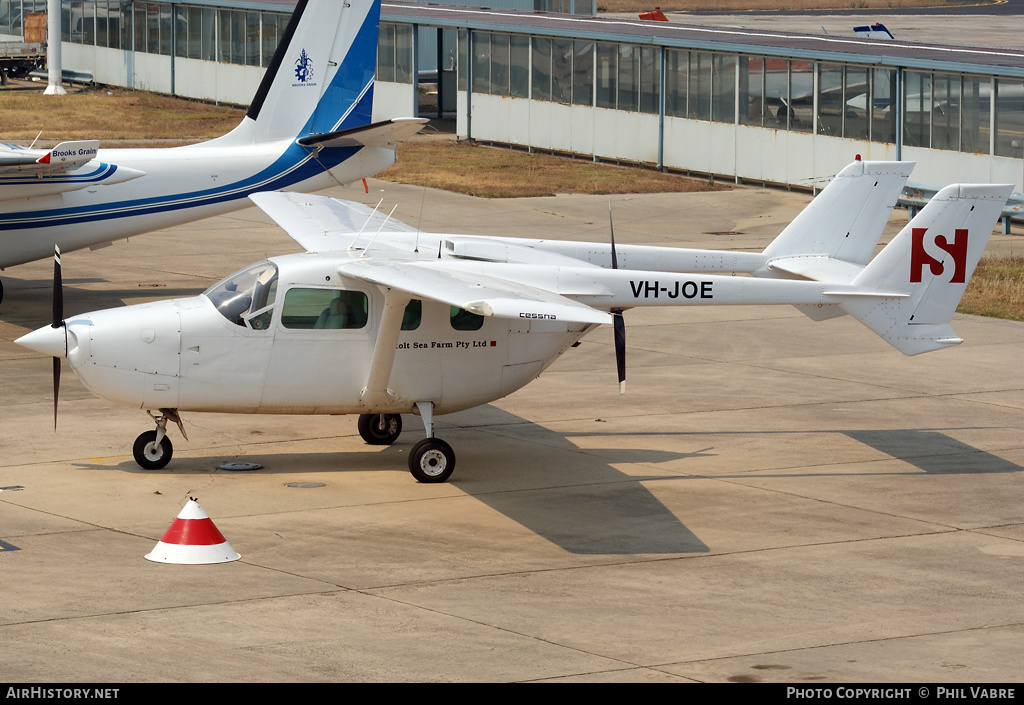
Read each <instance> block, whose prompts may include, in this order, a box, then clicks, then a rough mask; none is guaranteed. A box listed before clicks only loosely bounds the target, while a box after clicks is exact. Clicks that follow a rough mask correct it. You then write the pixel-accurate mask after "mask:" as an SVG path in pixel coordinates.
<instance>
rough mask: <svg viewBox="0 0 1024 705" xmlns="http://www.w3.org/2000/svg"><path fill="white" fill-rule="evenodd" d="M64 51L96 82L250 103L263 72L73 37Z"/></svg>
mask: <svg viewBox="0 0 1024 705" xmlns="http://www.w3.org/2000/svg"><path fill="white" fill-rule="evenodd" d="M61 53H62V55H63V63H64V66H65V67H67V68H80V67H91V69H92V74H93V78H94V79H95V80H96V82H97V83H103V84H106V85H110V86H121V87H123V88H134V89H137V90H144V91H154V92H157V93H168V94H173V95H177V96H181V97H183V98H195V99H197V100H208V101H211V102H221V103H234V104H237V105H248V104H249V103H250V101H252V97H253V96H254V95H255V94H256V89H257V88H258V87H259V85H260V81H262V80H263V74H264V73H265V69H264V68H262V67H260V66H239V65H237V64H224V63H220V62H216V61H201V60H199V59H183V58H181V57H171V56H164V55H161V54H146V53H143V52H131V51H125V50H123V49H108V48H106V47H96V46H88V45H84V44H72V43H70V42H62V43H61ZM172 60H173V67H172ZM172 70H173V79H172ZM172 80H173V90H172ZM406 93H408V86H406Z"/></svg>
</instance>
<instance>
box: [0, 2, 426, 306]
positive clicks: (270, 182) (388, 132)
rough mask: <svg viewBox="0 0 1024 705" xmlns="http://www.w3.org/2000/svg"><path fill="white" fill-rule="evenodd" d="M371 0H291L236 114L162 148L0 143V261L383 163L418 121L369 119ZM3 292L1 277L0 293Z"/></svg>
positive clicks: (103, 238) (321, 184) (306, 186)
mask: <svg viewBox="0 0 1024 705" xmlns="http://www.w3.org/2000/svg"><path fill="white" fill-rule="evenodd" d="M379 24H380V0H347V1H346V2H338V1H337V0H300V2H299V3H298V6H297V7H296V8H295V11H294V13H293V14H292V18H291V21H290V22H289V24H288V27H287V28H286V30H285V32H284V34H283V36H282V37H281V42H280V44H279V45H278V48H277V51H276V52H275V54H274V57H273V60H272V62H271V64H270V66H269V67H268V68H267V73H266V75H265V76H264V78H263V82H262V83H261V84H260V87H259V89H258V90H257V92H256V96H255V97H254V98H253V102H252V105H251V106H250V107H249V110H248V112H247V113H246V116H245V118H243V120H242V122H241V123H240V124H239V125H238V127H236V128H235V129H234V130H232V131H231V132H229V133H228V134H226V135H224V136H222V137H219V138H217V139H215V140H211V141H209V142H204V143H202V144H197V145H190V146H187V147H176V148H171V149H99V142H98V141H95V140H87V141H80V142H63V143H61V144H59V145H57V146H56V147H54V148H53V149H52V150H49V151H45V150H33V149H26V148H23V147H16V146H12V145H4V144H0V269H3V268H4V267H10V266H13V265H17V264H22V263H25V262H31V261H33V260H39V259H44V258H46V257H49V256H50V255H52V254H53V250H54V245H57V246H59V247H60V249H61V251H62V252H69V251H71V250H76V249H80V248H84V247H91V246H96V245H101V244H103V243H108V242H111V241H113V240H117V239H120V238H124V237H129V236H131V235H139V234H141V233H145V232H150V231H152V230H158V229H160V228H166V227H168V226H171V225H177V224H180V223H186V222H190V221H193V220H199V219H200V218H207V217H210V216H213V215H218V214H221V213H226V212H228V211H232V210H237V209H239V208H245V207H248V206H249V205H251V204H250V203H249V201H248V200H246V196H248V195H249V194H251V193H256V192H260V191H276V190H289V191H316V190H319V189H324V188H328V187H331V186H337V185H339V184H347V183H351V182H353V181H358V180H359V179H362V178H364V177H366V176H371V175H373V174H376V173H377V172H378V171H381V170H382V169H385V168H387V167H389V166H391V165H392V164H393V163H394V162H395V148H396V147H397V146H398V144H400V143H401V142H402V141H403V140H405V139H408V138H409V137H410V136H412V135H413V134H415V133H416V132H417V131H418V130H419V129H420V127H422V123H424V122H426V120H425V119H421V118H400V119H396V120H389V121H386V122H381V123H376V124H371V113H372V106H373V79H374V72H375V71H376V62H377V36H378V31H379V30H378V25H379ZM2 297H3V288H2V285H0V298H2Z"/></svg>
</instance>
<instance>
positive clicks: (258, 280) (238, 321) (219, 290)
mask: <svg viewBox="0 0 1024 705" xmlns="http://www.w3.org/2000/svg"><path fill="white" fill-rule="evenodd" d="M203 294H204V295H205V296H206V297H207V298H208V299H210V301H212V302H213V305H214V306H215V307H216V309H217V310H218V311H219V312H220V314H221V315H222V316H224V318H226V319H228V320H229V321H231V322H232V323H234V324H235V325H236V326H244V325H245V324H246V319H248V321H249V324H250V327H251V328H253V329H254V330H262V329H264V328H267V327H268V326H269V324H270V316H271V315H272V313H273V305H274V299H275V298H276V296H277V267H276V266H275V265H274V263H273V262H270V261H266V262H260V263H259V264H256V265H253V266H251V267H248V268H246V269H243V270H241V271H240V272H235V273H234V274H232V275H231V276H230V277H228V278H227V279H224V280H222V281H220V282H218V283H217V284H214V285H213V286H211V287H210V288H209V289H207V290H206V291H204V292H203ZM250 313H252V314H258V315H255V316H251V317H250V316H249V314H250ZM255 321H260V323H255Z"/></svg>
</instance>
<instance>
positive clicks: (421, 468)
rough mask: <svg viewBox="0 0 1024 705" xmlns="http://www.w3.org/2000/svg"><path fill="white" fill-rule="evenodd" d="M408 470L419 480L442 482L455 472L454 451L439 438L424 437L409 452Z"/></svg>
mask: <svg viewBox="0 0 1024 705" xmlns="http://www.w3.org/2000/svg"><path fill="white" fill-rule="evenodd" d="M409 472H411V473H412V476H413V477H415V478H416V479H417V480H418V481H419V482H444V481H445V480H447V479H448V478H449V477H451V476H452V473H453V472H455V451H453V450H452V447H451V446H450V445H448V444H447V443H445V442H444V441H442V440H441V439H440V438H424V439H423V440H422V441H420V442H419V443H417V444H416V445H414V446H413V447H412V451H411V452H410V453H409Z"/></svg>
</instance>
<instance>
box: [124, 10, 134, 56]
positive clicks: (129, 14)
mask: <svg viewBox="0 0 1024 705" xmlns="http://www.w3.org/2000/svg"><path fill="white" fill-rule="evenodd" d="M134 16H135V14H134V7H133V6H132V5H131V4H128V3H125V4H123V5H121V48H122V49H131V48H133V45H132V34H133V32H134V20H133V19H132V18H133V17H134Z"/></svg>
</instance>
